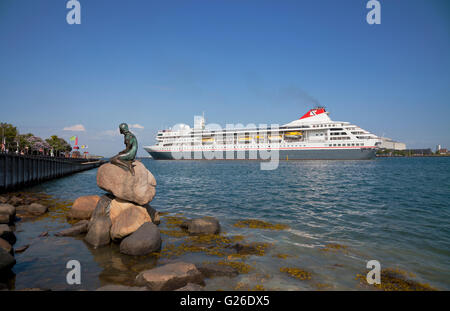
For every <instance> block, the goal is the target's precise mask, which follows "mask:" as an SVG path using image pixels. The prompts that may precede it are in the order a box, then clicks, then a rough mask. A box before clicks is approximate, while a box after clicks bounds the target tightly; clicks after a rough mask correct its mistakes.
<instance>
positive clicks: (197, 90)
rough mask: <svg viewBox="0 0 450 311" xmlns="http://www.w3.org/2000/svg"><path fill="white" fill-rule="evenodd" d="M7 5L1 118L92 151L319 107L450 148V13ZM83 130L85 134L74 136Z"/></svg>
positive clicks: (406, 6) (193, 4) (218, 0)
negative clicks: (171, 129) (197, 121)
mask: <svg viewBox="0 0 450 311" xmlns="http://www.w3.org/2000/svg"><path fill="white" fill-rule="evenodd" d="M66 2H67V1H65V0H36V1H31V0H29V1H25V0H1V1H0V107H1V108H0V121H2V122H9V123H13V124H15V125H17V126H18V128H19V130H20V132H21V133H27V132H33V133H34V134H36V135H38V136H41V137H48V136H50V135H52V134H57V135H60V136H62V137H64V138H66V139H68V138H69V137H71V136H72V135H78V136H79V138H80V143H81V144H87V145H88V146H89V151H90V152H91V153H94V154H101V155H105V156H110V155H113V154H115V153H116V152H117V151H120V150H122V149H123V139H122V137H121V136H119V135H117V132H115V130H116V128H117V126H118V125H119V124H120V123H121V122H128V123H129V124H138V125H139V126H137V127H143V128H135V129H133V132H134V133H135V134H136V136H137V137H138V140H139V143H140V146H141V148H140V152H139V154H140V155H145V151H144V150H143V149H142V146H143V145H147V144H151V143H153V142H154V136H155V134H156V131H157V130H158V129H161V128H163V127H168V126H173V125H174V124H176V123H187V124H191V125H192V123H193V117H194V115H199V114H201V113H202V112H203V111H204V112H205V114H206V117H207V121H208V122H213V123H219V124H222V125H224V124H226V123H242V124H248V123H255V124H259V123H268V124H270V123H280V124H284V123H287V122H290V121H292V120H294V119H297V118H299V117H301V116H302V115H303V114H304V113H305V112H306V111H307V110H308V109H309V108H311V107H312V106H314V105H315V103H316V102H318V103H320V104H321V105H324V106H326V107H327V109H328V110H329V111H330V113H331V118H332V119H334V120H340V121H350V122H352V123H355V124H357V125H359V126H361V127H363V128H365V129H367V130H369V131H371V132H374V133H375V134H378V135H385V136H388V137H391V138H394V139H396V140H399V141H403V142H406V143H407V145H408V147H411V148H418V147H432V148H433V149H434V147H435V145H436V144H441V145H443V146H446V147H449V148H450V122H449V119H450V117H449V116H450V59H449V55H450V4H449V2H448V1H446V0H442V1H438V0H389V1H387V0H380V3H381V14H382V15H381V25H368V24H367V23H366V15H367V12H368V11H369V10H368V9H366V3H367V1H366V0H342V1H334V0H314V1H313V0H309V1H300V0H294V1H283V0H279V1H264V0H258V1H249V0H239V1H238V0H223V1H222V0H205V1H189V0H180V1H171V0H165V1H148V0H139V1H138V0H130V1H117V0H108V1H106V0H79V2H80V3H81V7H82V8H81V25H68V24H67V23H66V14H67V12H68V10H67V9H66ZM77 124H81V125H83V128H84V131H68V130H63V129H64V128H70V127H71V126H74V125H77Z"/></svg>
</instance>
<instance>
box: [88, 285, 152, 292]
mask: <svg viewBox="0 0 450 311" xmlns="http://www.w3.org/2000/svg"><path fill="white" fill-rule="evenodd" d="M146 290H148V289H147V288H146V287H137V286H125V285H116V284H109V285H105V286H102V287H99V288H97V291H99V292H128V291H138V292H140V291H146Z"/></svg>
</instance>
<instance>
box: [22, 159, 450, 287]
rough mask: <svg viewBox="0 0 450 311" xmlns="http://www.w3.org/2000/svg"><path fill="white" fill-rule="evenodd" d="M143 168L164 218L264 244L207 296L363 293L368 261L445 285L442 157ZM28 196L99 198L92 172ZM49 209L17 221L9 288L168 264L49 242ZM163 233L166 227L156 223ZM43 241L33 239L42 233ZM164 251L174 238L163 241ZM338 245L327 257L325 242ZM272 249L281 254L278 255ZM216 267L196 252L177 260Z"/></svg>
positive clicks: (449, 179) (449, 206)
mask: <svg viewBox="0 0 450 311" xmlns="http://www.w3.org/2000/svg"><path fill="white" fill-rule="evenodd" d="M142 162H143V163H144V164H145V165H146V166H147V168H148V169H149V170H150V171H151V172H152V173H153V174H154V176H155V178H156V180H157V183H158V186H157V194H156V197H155V199H154V200H153V201H152V203H151V205H152V206H153V207H154V208H156V209H157V210H158V211H160V212H169V213H170V214H169V215H175V214H177V213H182V216H185V217H196V216H204V215H209V216H214V217H216V218H217V219H218V220H219V221H220V223H221V225H222V229H223V231H224V232H225V235H226V236H233V235H243V236H244V237H245V241H246V242H251V241H258V242H266V243H270V244H272V246H271V247H270V248H269V249H268V250H267V252H266V254H265V255H264V256H250V257H249V258H247V259H246V260H245V263H246V264H248V265H250V266H251V267H252V270H251V272H250V273H248V274H242V275H239V276H238V277H236V278H233V279H232V281H231V282H230V280H229V279H226V278H214V279H208V280H207V281H206V286H207V289H211V290H215V289H225V290H226V289H235V288H243V289H246V288H248V287H249V288H252V287H253V286H255V285H262V286H263V287H264V288H265V289H274V290H302V289H307V290H315V289H320V288H325V289H332V290H333V289H338V290H357V289H361V287H360V286H359V281H357V280H355V277H356V275H357V274H359V273H363V274H365V273H366V272H367V271H368V270H367V269H366V263H367V261H368V260H372V259H376V260H378V261H379V262H380V263H381V266H382V268H399V269H402V270H405V271H408V272H411V273H414V275H415V277H414V278H413V279H414V280H416V281H418V282H424V283H429V284H430V285H431V286H433V287H436V288H438V289H444V290H450V158H383V159H376V160H373V161H289V162H281V163H280V165H279V168H278V169H277V170H273V171H261V170H260V169H259V162H252V161H249V162H246V161H193V162H188V161H153V160H149V159H143V160H142ZM27 191H39V192H46V193H48V194H51V195H53V196H54V197H56V198H58V199H60V200H70V201H73V200H74V199H76V198H77V197H79V196H82V195H90V194H102V193H103V191H102V190H100V189H99V188H98V187H97V185H96V170H91V171H87V172H83V173H79V174H75V175H72V176H69V177H66V178H62V179H59V180H55V181H50V182H47V183H44V184H41V185H38V186H35V187H33V188H30V189H27ZM58 215H61V211H59V210H58V208H55V209H52V211H51V212H50V214H49V215H47V216H45V217H42V218H39V219H37V220H34V221H25V222H19V223H18V224H17V233H16V234H17V237H18V242H17V244H16V247H19V246H21V245H25V244H30V245H31V246H30V248H29V249H28V250H27V251H25V252H24V253H22V254H17V255H16V260H17V264H16V266H15V267H14V272H15V273H16V277H15V280H14V284H15V285H14V286H15V288H17V289H20V288H25V287H41V288H51V289H55V290H57V289H80V288H83V289H96V288H98V287H100V286H102V285H106V284H110V283H121V284H132V280H133V278H134V277H135V275H136V273H138V272H139V271H142V270H144V269H147V268H151V267H153V266H155V265H160V264H163V263H165V262H167V260H168V259H164V258H160V259H157V258H155V257H154V256H150V257H149V256H147V257H143V258H132V257H128V256H124V255H121V254H119V252H118V250H117V248H118V247H117V245H112V246H111V247H106V248H101V249H97V250H94V249H91V248H90V247H88V246H87V245H86V244H85V243H84V242H83V240H82V239H79V238H65V237H54V236H52V234H53V233H55V232H56V231H58V230H61V229H63V228H67V227H69V224H67V223H66V221H65V219H64V217H60V216H58ZM243 219H260V220H265V221H268V222H271V223H281V224H287V225H288V226H289V229H286V230H280V231H272V230H262V229H250V228H238V227H235V226H233V224H235V223H236V222H237V221H239V220H243ZM160 227H161V228H162V229H163V228H164V218H163V223H162V224H161V226H160ZM43 231H49V232H50V236H49V237H46V238H38V237H37V236H38V235H39V234H40V233H41V232H43ZM162 238H163V247H165V246H167V245H168V244H170V243H177V239H176V238H174V237H169V236H165V235H162ZM331 243H333V244H339V245H343V246H346V247H347V248H346V249H344V250H328V251H327V249H326V248H325V246H326V245H327V244H331ZM276 254H288V255H289V257H287V258H285V259H282V258H278V257H276V256H275V255H276ZM70 259H77V260H79V261H80V262H81V266H82V284H81V285H80V286H69V285H67V283H66V273H67V271H68V270H67V269H66V266H65V265H66V263H67V261H69V260H70ZM175 259H182V260H186V261H191V262H204V261H217V260H222V259H221V258H214V256H209V255H205V254H201V253H195V254H191V253H187V254H184V255H181V256H180V257H179V258H175ZM281 267H297V268H301V269H304V270H306V271H309V272H311V275H312V278H311V280H307V281H301V280H297V279H295V278H292V277H289V276H288V275H286V274H284V273H282V272H280V268H281Z"/></svg>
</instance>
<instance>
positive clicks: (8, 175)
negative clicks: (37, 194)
mask: <svg viewBox="0 0 450 311" xmlns="http://www.w3.org/2000/svg"><path fill="white" fill-rule="evenodd" d="M104 162H105V161H103V160H89V159H76V158H62V157H49V156H36V155H19V154H15V153H0V193H1V192H6V191H11V190H14V189H19V188H22V187H26V186H31V185H34V184H37V183H40V182H43V181H46V180H51V179H54V178H58V177H63V176H66V175H70V174H73V173H77V172H81V171H85V170H89V169H92V168H96V167H98V166H100V165H101V164H103V163H104Z"/></svg>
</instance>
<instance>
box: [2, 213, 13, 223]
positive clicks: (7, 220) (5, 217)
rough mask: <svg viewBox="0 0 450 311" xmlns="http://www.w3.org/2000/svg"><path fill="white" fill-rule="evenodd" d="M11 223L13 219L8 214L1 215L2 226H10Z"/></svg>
mask: <svg viewBox="0 0 450 311" xmlns="http://www.w3.org/2000/svg"><path fill="white" fill-rule="evenodd" d="M10 222H11V217H10V216H9V215H6V214H0V224H9V223H10Z"/></svg>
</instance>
